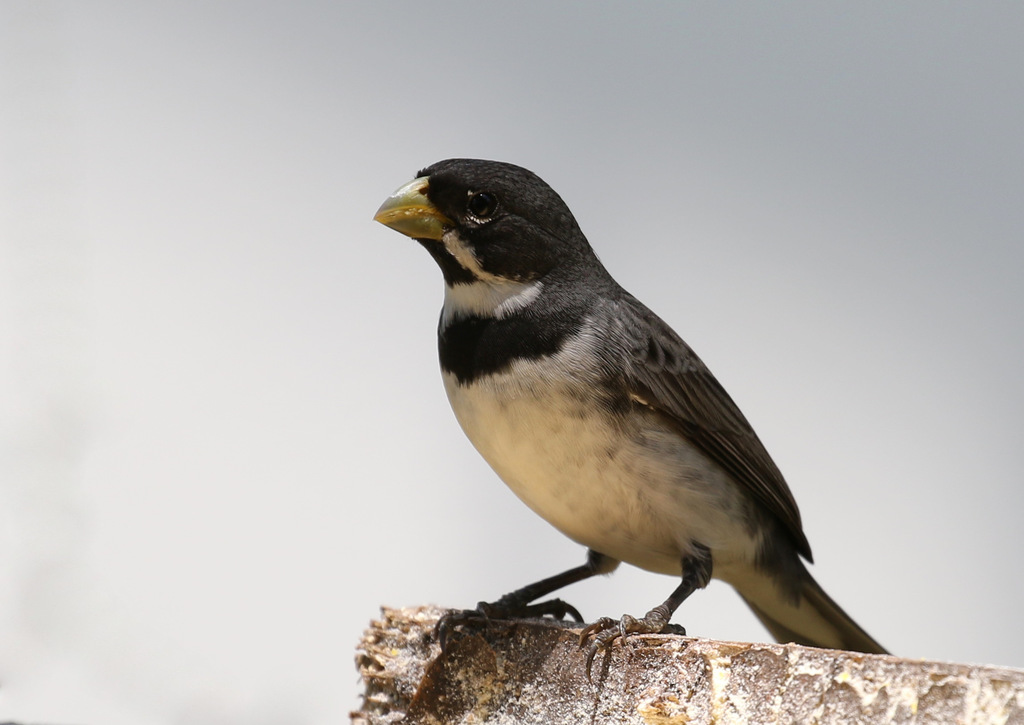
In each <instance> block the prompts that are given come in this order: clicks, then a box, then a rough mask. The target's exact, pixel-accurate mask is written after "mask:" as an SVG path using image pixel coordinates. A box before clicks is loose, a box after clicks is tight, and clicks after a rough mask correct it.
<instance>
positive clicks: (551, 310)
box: [374, 159, 885, 675]
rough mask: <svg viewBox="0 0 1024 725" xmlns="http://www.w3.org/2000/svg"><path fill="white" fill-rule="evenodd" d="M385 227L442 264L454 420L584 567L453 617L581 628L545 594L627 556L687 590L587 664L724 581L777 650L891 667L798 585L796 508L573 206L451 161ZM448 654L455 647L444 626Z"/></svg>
mask: <svg viewBox="0 0 1024 725" xmlns="http://www.w3.org/2000/svg"><path fill="white" fill-rule="evenodd" d="M374 219H376V220H377V221H378V222H380V223H382V224H384V225H386V226H388V227H391V228H392V229H394V230H396V231H399V232H401V233H403V234H406V235H408V236H409V237H412V238H413V239H415V240H416V241H418V242H420V244H422V245H423V246H424V247H425V248H426V250H427V251H428V252H429V253H430V255H431V256H432V257H433V258H434V261H435V262H437V264H438V266H439V267H440V268H441V273H442V275H443V276H444V282H445V288H444V305H443V307H442V309H441V319H440V323H439V325H438V349H439V353H440V359H441V370H442V373H443V377H444V386H445V390H446V392H447V394H448V400H449V402H450V403H451V406H452V410H453V411H454V412H455V417H456V418H457V419H458V421H459V424H460V425H461V426H462V429H463V431H465V433H466V435H467V436H468V437H469V439H470V441H472V443H473V445H474V446H475V447H476V449H477V450H478V451H479V452H480V454H481V455H482V456H483V457H484V459H486V461H487V462H488V463H489V464H490V465H491V467H492V468H493V469H494V470H495V472H497V474H498V476H500V477H501V479H502V480H503V481H504V482H505V483H506V484H507V485H508V486H509V488H511V489H512V491H514V492H515V494H516V495H517V496H518V497H519V498H520V499H522V501H523V502H524V503H526V505H527V506H529V507H530V508H531V509H533V510H534V511H535V512H536V513H538V514H539V515H540V516H542V517H543V518H544V519H546V520H547V521H548V522H549V523H551V524H552V525H554V526H555V528H557V529H558V530H559V531H561V532H562V533H563V534H565V535H566V536H568V537H569V538H570V539H572V540H573V541H576V542H578V543H580V544H582V545H583V546H585V547H587V549H588V553H587V561H586V563H585V564H583V565H582V566H579V567H575V568H573V569H570V570H568V571H565V572H562V573H561V574H556V575H555V576H552V577H549V578H547V579H544V580H541V581H539V582H536V583H534V584H530V585H528V586H526V587H523V588H521V589H518V590H516V591H514V592H512V593H510V594H506V595H505V596H503V597H501V598H500V599H499V600H498V601H497V602H493V603H483V602H481V603H480V604H479V605H478V608H477V609H476V610H469V611H466V612H459V613H455V614H453V615H451V616H450V617H449V618H446V619H445V620H443V621H442V628H446V627H449V626H458V625H459V624H462V623H465V622H466V621H468V620H471V619H473V618H479V617H485V618H487V617H491V618H511V617H518V616H539V615H544V614H549V615H554V616H556V617H560V618H562V617H565V616H566V615H572V616H573V617H574V618H575V619H577V621H582V618H581V617H580V616H579V613H578V612H577V611H576V610H575V608H573V607H572V606H570V605H568V604H566V603H565V602H563V601H561V600H559V599H554V600H551V601H548V602H541V603H534V602H536V600H537V599H540V598H541V597H544V596H546V595H548V594H550V593H552V592H554V591H555V590H557V589H560V588H562V587H564V586H566V585H568V584H572V583H574V582H578V581H581V580H583V579H587V578H589V577H592V576H595V575H598V574H608V573H610V572H611V571H612V570H614V569H615V568H616V567H617V566H618V564H619V562H622V561H625V562H627V563H629V564H633V565H634V566H638V567H640V568H642V569H647V570H649V571H652V572H658V573H662V574H670V575H675V576H679V577H680V578H681V581H680V584H679V586H678V587H676V589H675V590H674V591H673V592H672V593H671V594H670V595H669V597H668V598H667V599H666V600H665V601H664V602H663V603H661V604H659V605H658V606H656V607H654V608H653V609H651V610H650V611H649V612H647V614H646V615H645V616H644V617H642V618H640V619H637V618H634V617H631V616H629V615H628V614H627V615H624V616H622V617H621V618H620V619H618V620H615V619H611V618H608V617H604V618H601V619H599V620H597V621H596V622H595V623H593V624H591V625H590V626H588V627H586V628H584V629H583V632H582V634H581V636H580V645H581V647H588V648H589V651H588V655H587V672H588V675H589V673H590V668H591V664H592V662H593V659H594V656H595V655H596V653H597V652H598V651H599V650H602V649H606V648H607V647H609V646H610V645H611V644H612V643H613V642H614V641H615V640H617V639H619V638H621V637H626V636H629V635H631V634H648V633H660V632H670V631H679V628H676V627H674V626H673V625H671V624H670V623H669V620H670V618H671V617H672V615H673V613H674V612H675V611H676V609H677V608H678V607H679V605H680V604H681V603H682V602H683V601H684V600H685V599H686V598H687V597H689V596H690V594H692V593H693V592H694V591H695V590H697V589H700V588H703V587H705V586H707V584H708V582H709V580H710V579H711V577H716V578H718V579H721V580H723V581H726V582H728V583H729V584H731V585H732V586H733V587H734V588H735V589H736V590H737V592H739V594H740V596H741V597H742V598H743V600H744V601H745V602H746V603H747V605H748V606H749V607H750V608H751V609H752V610H753V611H754V614H756V615H757V617H758V619H760V620H761V622H762V623H763V624H764V625H765V627H767V629H768V630H769V631H770V632H771V633H772V635H773V636H774V637H775V638H776V639H777V640H778V641H780V642H797V643H799V644H805V645H811V646H815V647H827V648H835V649H848V650H855V651H859V652H868V653H885V650H884V649H883V648H882V646H881V645H879V644H878V642H876V641H875V640H874V639H873V638H872V637H871V636H870V635H868V634H867V633H866V632H865V631H864V630H863V629H861V628H860V627H859V626H858V625H857V624H856V623H855V622H854V621H853V620H852V619H851V618H850V617H849V616H848V615H847V614H846V613H845V612H844V611H843V610H842V609H841V608H840V607H839V605H838V604H836V603H835V602H834V601H833V600H832V599H831V598H830V597H829V596H828V595H827V594H826V593H825V592H824V590H823V589H822V588H821V587H820V586H819V585H818V584H817V582H815V580H814V579H813V578H812V577H811V575H810V573H809V572H808V571H807V568H806V567H805V565H804V563H803V561H802V559H806V560H807V561H808V562H810V561H812V558H811V547H810V545H809V544H808V543H807V537H806V536H805V535H804V532H803V528H802V524H801V521H800V512H799V510H798V509H797V505H796V501H795V500H794V499H793V494H792V493H791V492H790V490H789V486H788V485H787V484H786V481H785V480H784V479H783V477H782V474H781V473H780V472H779V469H778V468H777V467H776V466H775V464H774V463H773V462H772V459H771V458H770V457H769V455H768V452H767V451H766V450H765V448H764V446H763V445H762V443H761V441H760V440H759V439H758V437H757V435H756V434H755V433H754V431H753V429H752V428H751V426H750V424H749V423H748V422H747V419H746V418H745V417H744V416H743V414H742V413H741V412H740V410H739V408H738V407H737V406H736V404H735V403H734V402H733V400H732V398H730V397H729V395H728V393H726V391H725V389H724V388H723V387H722V386H721V385H720V384H719V382H718V381H717V380H716V379H715V377H714V376H713V375H712V374H711V372H710V371H709V370H708V368H707V367H706V366H705V365H704V363H703V362H701V360H700V358H698V357H697V355H696V354H695V353H694V352H693V350H691V349H690V347H689V346H688V345H687V344H686V343H685V342H683V340H682V339H681V338H680V337H679V336H678V335H677V334H676V333H675V332H674V331H673V330H672V328H670V327H669V326H668V325H667V324H666V323H665V322H663V321H662V320H661V318H659V317H658V316H657V315H655V314H654V313H653V312H651V311H650V310H649V309H648V308H647V307H645V306H644V305H643V304H642V303H641V302H640V301H638V300H637V299H636V298H635V297H633V295H631V294H630V293H629V292H627V291H626V290H624V289H623V288H622V287H620V286H619V285H618V283H616V282H615V280H614V279H612V277H611V275H610V274H609V273H608V272H607V270H605V268H604V266H603V265H602V264H601V262H600V261H598V258H597V256H596V255H595V253H594V251H593V249H592V248H591V246H590V244H589V242H588V241H587V238H586V237H585V236H584V235H583V232H582V231H581V230H580V227H579V225H578V224H577V222H576V219H575V218H574V217H573V215H572V212H570V211H569V208H568V206H566V204H565V202H563V201H562V199H561V197H559V196H558V194H557V193H555V191H554V190H553V189H552V188H551V187H549V186H548V185H547V184H546V183H544V181H542V180H541V179H540V178H539V177H538V176H537V175H535V174H534V173H533V172H531V171H528V170H527V169H524V168H522V167H519V166H514V165H512V164H507V163H502V162H497V161H483V160H476V159H449V160H447V161H441V162H439V163H436V164H434V165H433V166H429V167H427V168H425V169H423V170H422V171H420V172H419V173H418V174H417V175H416V178H415V179H414V180H413V181H411V182H409V183H408V184H406V185H404V186H402V187H401V188H400V189H398V190H397V191H396V192H395V193H394V194H392V195H391V196H390V197H389V198H388V199H386V200H385V201H384V203H383V204H382V205H381V207H380V209H378V211H377V213H376V215H375V217H374ZM441 636H442V640H443V639H444V637H445V633H444V629H442V635H441Z"/></svg>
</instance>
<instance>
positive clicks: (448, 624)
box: [435, 549, 619, 650]
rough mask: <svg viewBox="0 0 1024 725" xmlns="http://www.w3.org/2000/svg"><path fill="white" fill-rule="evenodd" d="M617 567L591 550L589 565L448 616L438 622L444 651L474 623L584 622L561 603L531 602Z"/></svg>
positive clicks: (578, 614)
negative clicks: (451, 638)
mask: <svg viewBox="0 0 1024 725" xmlns="http://www.w3.org/2000/svg"><path fill="white" fill-rule="evenodd" d="M618 565H619V562H618V561H617V560H615V559H612V558H611V557H610V556H605V555H604V554H601V553H599V552H597V551H594V550H593V549H590V550H588V551H587V563H586V564H583V565H581V566H577V567H573V568H572V569H569V570H568V571H563V572H562V573H561V574H555V575H554V576H551V577H548V578H547V579H541V580H540V581H539V582H534V583H533V584H528V585H527V586H525V587H523V588H522V589H516V590H515V591H514V592H510V593H509V594H506V595H505V596H503V597H501V599H499V600H498V601H496V602H480V603H479V604H477V605H476V609H464V610H461V611H450V612H447V613H446V614H445V615H444V616H442V617H441V619H440V620H438V622H437V627H436V628H435V632H436V634H437V638H438V640H439V641H440V644H441V649H442V650H443V649H444V648H445V645H446V644H447V641H448V635H449V634H450V633H451V632H452V631H453V630H454V629H455V628H457V627H458V626H459V625H462V624H466V623H468V622H472V621H479V620H490V619H515V618H529V617H543V616H545V615H547V616H551V617H554V618H555V619H565V617H566V615H568V616H571V617H572V618H573V619H575V620H576V621H577V622H582V621H583V617H582V616H580V613H579V612H578V611H577V610H576V607H574V606H572V605H571V604H569V603H567V602H564V601H562V600H561V599H549V600H548V601H546V602H538V603H537V604H530V602H532V601H533V600H535V599H539V598H540V597H543V596H545V595H546V594H550V593H551V592H553V591H555V590H556V589H561V588H562V587H565V586H568V585H570V584H575V583H576V582H579V581H583V580H584V579H589V578H590V577H592V576H597V575H598V574H608V573H610V572H611V571H613V570H614V569H615V567H617V566H618Z"/></svg>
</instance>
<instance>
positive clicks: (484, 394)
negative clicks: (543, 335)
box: [445, 365, 757, 574]
mask: <svg viewBox="0 0 1024 725" xmlns="http://www.w3.org/2000/svg"><path fill="white" fill-rule="evenodd" d="M543 367H544V366H543V365H539V366H536V370H535V371H536V373H538V374H535V375H534V374H531V375H528V376H517V378H516V379H517V380H518V383H512V382H511V379H509V378H503V377H501V376H498V377H496V378H487V379H484V380H481V381H477V382H476V383H474V384H473V385H471V386H461V385H459V384H458V383H457V381H456V380H455V378H454V376H451V375H446V376H445V388H446V390H447V392H448V398H449V401H450V402H451V405H452V409H453V410H454V411H455V415H456V417H457V418H458V420H459V423H460V425H461V426H462V429H463V430H464V431H465V433H466V435H467V436H468V437H469V439H470V441H472V443H473V445H474V446H475V447H476V448H477V450H478V451H479V452H480V453H481V455H483V457H484V459H486V460H487V462H488V463H489V464H490V465H491V467H492V468H493V469H494V470H495V471H496V472H497V473H498V475H499V476H500V477H501V479H502V480H503V481H504V482H505V483H506V484H507V485H508V486H509V488H511V489H512V490H513V491H514V492H515V494H516V495H517V496H518V497H519V498H520V499H522V500H523V501H524V502H525V503H526V504H527V505H528V506H529V507H530V508H531V509H533V510H534V511H535V512H536V513H537V514H539V515H540V516H542V517H543V518H544V519H546V520H547V521H548V522H549V523H551V524H552V525H553V526H555V527H556V528H557V529H558V530H559V531H561V532H562V533H563V534H565V535H566V536H568V537H569V538H571V539H573V540H574V541H577V542H578V543H580V544H583V545H584V546H587V547H589V548H591V549H594V550H596V551H599V552H601V553H603V554H606V555H608V556H611V557H613V558H615V559H619V560H621V561H625V562H627V563H630V564H633V565H635V566H639V567H641V568H644V569H648V570H650V571H657V572H662V573H665V574H678V573H679V571H680V560H681V558H682V557H683V556H684V555H686V554H688V553H690V552H691V551H692V547H693V545H694V543H700V544H702V545H704V546H706V547H708V548H709V549H711V551H712V556H713V558H714V561H715V566H716V567H717V566H720V565H721V566H722V567H725V568H727V567H729V566H730V565H732V564H734V563H740V562H744V561H752V560H753V558H754V553H755V551H756V546H757V544H756V542H755V541H753V540H752V539H751V536H750V532H749V531H748V530H747V527H746V526H745V525H744V520H745V519H744V508H743V507H744V505H745V503H744V501H743V500H742V497H741V495H740V494H739V492H738V490H737V489H736V487H735V485H734V484H733V483H732V482H731V481H730V480H729V479H728V478H727V477H726V476H725V474H724V473H723V472H722V471H721V470H720V469H718V468H717V467H715V466H713V465H709V463H708V461H707V459H706V458H705V457H704V456H703V455H702V454H701V453H700V452H699V451H697V450H695V449H693V448H692V447H691V446H690V445H689V444H688V443H686V442H685V441H684V440H683V439H682V438H681V437H679V436H678V435H676V434H675V433H674V432H673V431H670V430H667V429H666V428H664V427H662V425H661V423H660V421H659V420H658V419H657V417H656V416H654V415H653V414H650V413H649V412H648V411H646V410H644V409H642V408H640V407H639V406H638V407H637V410H636V411H634V413H632V414H631V415H632V416H633V418H632V419H631V422H630V424H629V425H625V426H623V425H618V426H616V421H615V420H613V419H612V417H611V416H609V415H608V414H606V413H604V412H601V411H597V410H595V409H594V407H593V406H585V405H583V404H582V403H581V402H580V401H579V399H578V397H574V396H572V395H567V394H564V393H565V391H564V389H562V390H559V389H557V388H556V387H555V385H554V384H553V383H551V382H549V381H550V379H551V377H550V376H546V375H544V374H543V373H544V370H543ZM502 380H504V381H505V382H504V383H502V382H501V381H502ZM524 381H528V382H524ZM576 392H577V393H578V392H579V391H576ZM617 422H618V423H620V424H621V422H622V421H617Z"/></svg>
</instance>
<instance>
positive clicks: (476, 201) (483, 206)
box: [466, 191, 498, 219]
mask: <svg viewBox="0 0 1024 725" xmlns="http://www.w3.org/2000/svg"><path fill="white" fill-rule="evenodd" d="M466 208H467V209H469V213H470V214H472V215H473V216H475V217H476V218H477V219H488V218H490V216H491V215H492V214H494V210H495V209H497V208H498V197H496V196H495V195H494V194H488V193H487V192H486V191H481V192H479V193H478V194H473V196H471V197H469V204H467V205H466Z"/></svg>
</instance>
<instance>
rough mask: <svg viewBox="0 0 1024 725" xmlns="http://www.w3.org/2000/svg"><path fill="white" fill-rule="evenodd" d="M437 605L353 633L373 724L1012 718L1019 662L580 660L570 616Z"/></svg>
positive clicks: (678, 654) (686, 651)
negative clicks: (441, 622)
mask: <svg viewBox="0 0 1024 725" xmlns="http://www.w3.org/2000/svg"><path fill="white" fill-rule="evenodd" d="M443 611H444V610H441V609H436V608H430V607H420V608H411V609H386V608H385V609H383V610H382V617H381V619H380V620H379V621H374V622H372V623H371V625H370V628H369V629H368V630H367V631H366V634H365V635H364V637H363V640H362V642H360V644H359V648H358V652H357V656H356V664H357V666H358V668H359V671H360V674H361V675H362V679H363V684H364V688H365V691H364V702H363V707H362V710H360V711H359V712H356V713H353V714H352V720H353V722H354V723H357V724H358V725H378V724H383V723H398V722H407V723H444V724H445V725H448V724H449V723H502V724H505V723H545V724H554V725H557V724H558V723H645V724H658V725H670V724H671V725H677V724H678V725H683V723H686V724H687V725H693V724H701V723H964V724H969V725H982V724H983V723H984V724H988V723H1000V724H1002V723H1020V724H1021V725H1024V671H1021V670H1013V669H1006V668H1000V667H986V666H974V665H963V664H953V663H946V662H928V661H922V660H908V659H902V658H899V657H889V656H880V655H863V654H858V653H853V652H842V651H836V650H824V649H814V648H810V647H801V646H798V645H778V644H747V643H740V642H717V641H713V640H705V639H693V638H690V637H681V636H675V635H652V636H639V637H631V638H629V639H628V640H627V641H626V642H625V643H617V644H616V645H615V646H614V647H613V648H612V649H611V651H610V652H609V653H608V654H607V656H604V655H599V656H598V658H597V659H596V660H595V662H594V669H593V680H592V681H588V680H587V677H586V674H585V672H584V659H585V658H584V654H583V652H581V650H580V649H579V647H578V646H577V638H578V633H579V628H578V627H575V626H571V625H568V624H563V623H559V622H551V621H544V620H531V621H514V622H504V621H500V622H499V621H495V622H490V623H488V624H486V625H479V626H478V625H474V626H472V627H467V628H464V629H462V630H461V631H460V632H458V633H456V634H455V635H454V636H453V637H452V638H451V639H450V641H449V644H448V648H447V651H446V652H445V653H443V654H442V653H441V651H440V647H439V646H438V644H437V640H436V638H435V637H434V634H433V628H434V625H435V624H436V622H437V619H438V617H439V616H440V615H441V614H442V613H443Z"/></svg>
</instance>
